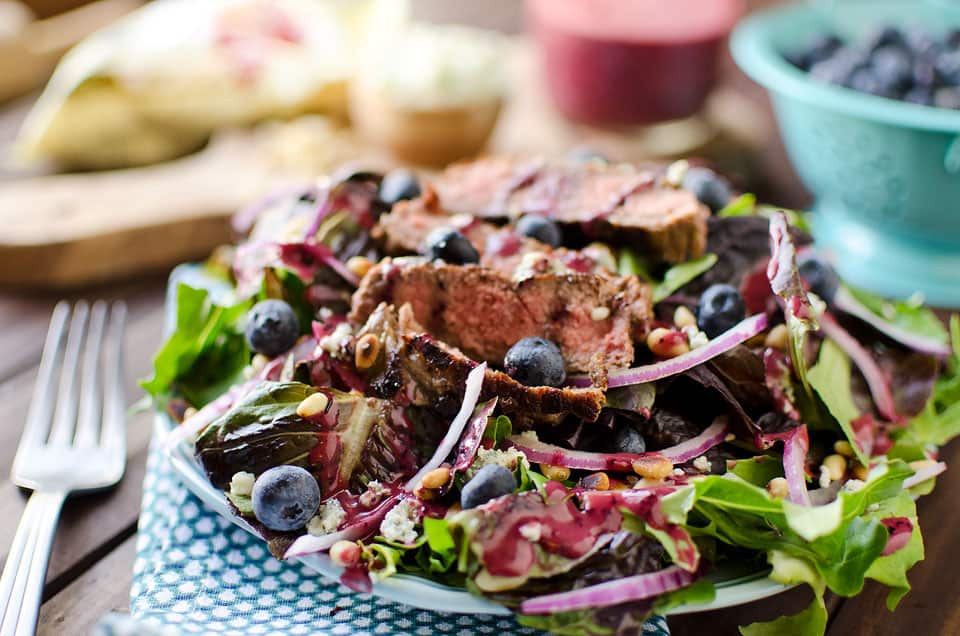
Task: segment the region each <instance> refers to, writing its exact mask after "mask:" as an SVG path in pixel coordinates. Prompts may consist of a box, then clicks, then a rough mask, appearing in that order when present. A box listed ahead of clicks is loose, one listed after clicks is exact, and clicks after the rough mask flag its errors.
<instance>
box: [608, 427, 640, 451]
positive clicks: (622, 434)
mask: <svg viewBox="0 0 960 636" xmlns="http://www.w3.org/2000/svg"><path fill="white" fill-rule="evenodd" d="M646 451H647V442H646V440H645V439H643V435H641V434H640V431H638V430H637V429H636V427H635V426H633V425H632V424H624V425H623V426H621V427H620V428H618V429H617V431H616V432H615V433H614V434H613V452H615V453H645V452H646Z"/></svg>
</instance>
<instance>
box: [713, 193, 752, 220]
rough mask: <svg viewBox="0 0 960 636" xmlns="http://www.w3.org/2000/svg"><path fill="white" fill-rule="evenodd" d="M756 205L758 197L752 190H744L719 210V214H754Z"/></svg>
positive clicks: (722, 215)
mask: <svg viewBox="0 0 960 636" xmlns="http://www.w3.org/2000/svg"><path fill="white" fill-rule="evenodd" d="M756 207H757V197H756V196H755V195H754V194H752V193H750V192H744V193H743V194H741V195H740V196H738V197H737V198H736V199H733V200H732V201H730V203H728V204H727V205H726V206H725V207H724V208H723V209H722V210H720V211H719V212H717V216H721V217H725V216H752V215H753V214H754V213H755V212H756Z"/></svg>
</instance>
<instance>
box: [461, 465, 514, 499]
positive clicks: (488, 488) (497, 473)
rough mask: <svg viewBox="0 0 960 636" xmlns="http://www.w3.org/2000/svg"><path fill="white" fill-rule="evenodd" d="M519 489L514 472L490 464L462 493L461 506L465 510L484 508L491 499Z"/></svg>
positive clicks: (480, 471)
mask: <svg viewBox="0 0 960 636" xmlns="http://www.w3.org/2000/svg"><path fill="white" fill-rule="evenodd" d="M516 489H517V480H516V478H515V477H514V476H513V472H511V471H510V470H508V469H507V468H504V467H503V466H500V465H499V464H488V465H486V466H484V467H483V468H481V469H480V470H478V471H477V474H476V475H474V476H473V479H471V480H470V481H468V482H467V483H466V485H465V486H464V487H463V490H461V491H460V506H461V507H462V508H463V509H464V510H469V509H470V508H476V507H477V506H482V505H483V504H485V503H487V502H488V501H490V500H491V499H496V498H497V497H503V496H504V495H509V494H510V493H512V492H513V491H514V490H516Z"/></svg>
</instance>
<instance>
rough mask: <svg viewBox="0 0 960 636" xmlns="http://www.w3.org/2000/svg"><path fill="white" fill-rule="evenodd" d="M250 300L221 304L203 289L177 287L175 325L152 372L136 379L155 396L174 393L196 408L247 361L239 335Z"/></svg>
mask: <svg viewBox="0 0 960 636" xmlns="http://www.w3.org/2000/svg"><path fill="white" fill-rule="evenodd" d="M249 308H250V303H249V302H240V303H237V304H235V305H230V306H221V305H217V304H215V303H214V302H213V301H212V300H211V299H210V294H209V292H207V291H206V290H203V289H195V288H193V287H190V286H188V285H184V284H181V285H179V286H178V288H177V324H176V329H175V330H174V331H173V333H172V334H171V335H170V337H169V338H168V339H167V341H166V343H164V345H163V347H161V348H160V351H158V352H157V355H156V356H155V357H154V359H153V375H152V376H151V377H150V378H149V379H147V380H143V381H142V382H141V383H140V386H142V387H143V388H144V390H146V391H147V393H149V394H150V395H151V396H153V398H154V399H158V400H163V399H164V398H169V397H171V396H172V395H174V394H175V393H179V394H181V395H183V397H184V398H185V399H186V400H187V401H188V402H190V404H192V405H193V406H195V407H197V408H200V407H202V406H204V405H205V404H207V403H208V402H211V401H213V400H214V399H216V398H217V397H218V396H220V395H221V394H223V393H224V392H225V391H226V390H227V389H228V388H230V387H231V386H233V385H234V384H236V383H237V382H238V381H240V380H241V378H242V374H243V369H244V367H245V366H247V364H248V363H249V361H250V350H249V348H248V347H247V342H246V340H245V338H244V336H243V322H244V320H245V319H246V314H247V310H248V309H249Z"/></svg>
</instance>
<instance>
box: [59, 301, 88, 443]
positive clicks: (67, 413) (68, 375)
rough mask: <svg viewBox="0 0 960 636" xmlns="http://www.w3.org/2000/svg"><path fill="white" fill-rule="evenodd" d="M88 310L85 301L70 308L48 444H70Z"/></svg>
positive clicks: (74, 421)
mask: <svg viewBox="0 0 960 636" xmlns="http://www.w3.org/2000/svg"><path fill="white" fill-rule="evenodd" d="M89 313H90V307H89V305H87V302H86V301H85V300H81V301H78V302H77V304H76V305H74V308H73V318H72V319H71V320H70V332H69V333H68V334H67V348H66V350H65V351H64V353H63V368H62V369H61V370H60V388H59V389H58V390H57V407H56V411H55V412H54V414H53V426H52V427H51V428H50V439H49V441H50V443H51V444H57V445H64V446H65V445H68V444H70V443H71V442H72V441H73V429H74V424H75V423H76V418H77V384H78V382H77V376H78V373H77V371H78V367H79V366H80V351H81V350H82V348H83V340H84V332H85V331H86V327H87V316H88V314H89Z"/></svg>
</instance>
